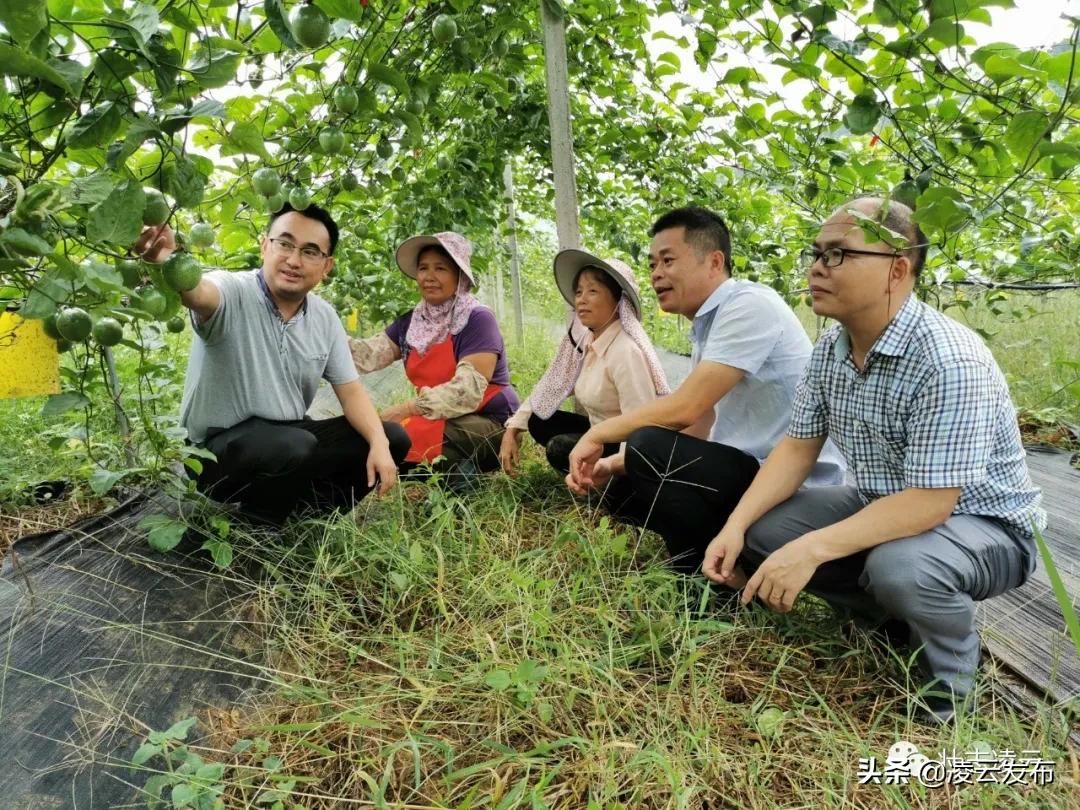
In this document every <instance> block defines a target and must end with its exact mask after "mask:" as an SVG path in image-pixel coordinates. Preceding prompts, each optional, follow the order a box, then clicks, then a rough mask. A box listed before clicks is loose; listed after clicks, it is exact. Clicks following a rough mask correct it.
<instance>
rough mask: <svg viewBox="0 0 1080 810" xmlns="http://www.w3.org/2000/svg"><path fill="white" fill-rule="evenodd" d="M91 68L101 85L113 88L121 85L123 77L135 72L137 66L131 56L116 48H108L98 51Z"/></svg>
mask: <svg viewBox="0 0 1080 810" xmlns="http://www.w3.org/2000/svg"><path fill="white" fill-rule="evenodd" d="M92 70H93V72H94V75H96V76H97V77H98V79H100V80H101V83H102V84H103V85H105V86H106V87H110V88H115V87H120V86H122V82H123V81H124V79H126V78H127V77H128V76H131V75H133V74H135V73H137V72H138V70H139V68H138V66H137V65H136V64H135V61H134V59H133V58H131V57H129V56H127V55H126V54H124V53H123V52H121V51H119V50H117V49H116V48H109V49H108V50H105V51H100V52H99V53H98V55H97V59H95V60H94V66H93V68H92Z"/></svg>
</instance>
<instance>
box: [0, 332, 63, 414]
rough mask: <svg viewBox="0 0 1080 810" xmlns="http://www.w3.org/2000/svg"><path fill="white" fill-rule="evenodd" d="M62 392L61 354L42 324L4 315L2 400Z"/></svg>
mask: <svg viewBox="0 0 1080 810" xmlns="http://www.w3.org/2000/svg"><path fill="white" fill-rule="evenodd" d="M59 393H60V355H59V353H58V352H57V351H56V341H54V340H53V339H52V338H51V337H49V336H48V335H46V334H45V327H44V325H43V324H42V322H41V321H25V320H23V319H22V318H20V317H19V316H18V315H16V314H15V313H14V312H0V399H9V398H12V397H37V396H42V395H44V394H59Z"/></svg>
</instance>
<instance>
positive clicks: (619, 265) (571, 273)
mask: <svg viewBox="0 0 1080 810" xmlns="http://www.w3.org/2000/svg"><path fill="white" fill-rule="evenodd" d="M586 267H588V268H590V269H592V268H595V269H597V270H601V271H603V272H605V273H607V274H608V275H609V276H611V277H612V278H613V279H615V281H616V283H617V284H618V285H619V286H620V287H621V288H622V291H623V292H624V293H626V297H627V298H628V299H629V300H630V305H631V306H632V307H633V308H634V312H636V313H637V316H638V318H639V319H640V318H641V299H640V297H639V295H638V289H637V281H636V280H635V279H634V271H633V270H631V269H630V266H629V265H628V264H627V263H626V262H623V261H620V260H619V259H601V258H598V257H596V256H593V255H592V254H591V253H587V252H585V251H584V250H576V249H574V248H568V249H567V250H560V251H559V253H558V254H557V255H556V256H555V284H556V285H557V286H558V288H559V292H560V293H562V297H563V298H565V299H566V303H568V304H569V305H570V306H573V305H574V279H575V278H577V274H578V273H579V272H580V271H582V270H584V269H585V268H586Z"/></svg>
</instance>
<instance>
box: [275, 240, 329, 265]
mask: <svg viewBox="0 0 1080 810" xmlns="http://www.w3.org/2000/svg"><path fill="white" fill-rule="evenodd" d="M267 241H268V242H269V243H270V244H271V245H273V248H274V253H275V254H277V255H278V256H281V257H285V256H291V255H292V253H293V251H294V250H297V247H296V245H294V244H293V243H292V242H290V241H289V240H288V239H278V238H277V237H276V236H270V237H267ZM299 250H300V261H302V262H304V263H305V264H317V263H318V262H321V261H322V260H323V259H329V258H330V254H329V253H323V252H322V251H321V250H319V249H318V248H317V247H315V246H314V245H304V246H303V247H302V248H299Z"/></svg>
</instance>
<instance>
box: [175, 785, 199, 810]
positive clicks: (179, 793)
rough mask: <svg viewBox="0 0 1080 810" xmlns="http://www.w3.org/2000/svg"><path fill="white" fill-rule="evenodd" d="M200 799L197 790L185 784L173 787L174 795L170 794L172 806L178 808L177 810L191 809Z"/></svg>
mask: <svg viewBox="0 0 1080 810" xmlns="http://www.w3.org/2000/svg"><path fill="white" fill-rule="evenodd" d="M198 798H199V794H198V792H197V791H196V789H195V788H194V787H193V786H191V785H189V784H187V783H184V782H181V783H180V784H179V785H175V786H173V789H172V793H171V794H170V799H171V800H172V806H173V807H174V808H176V810H180V808H184V807H191V806H192V805H194V804H195V802H196V800H197V799H198Z"/></svg>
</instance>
